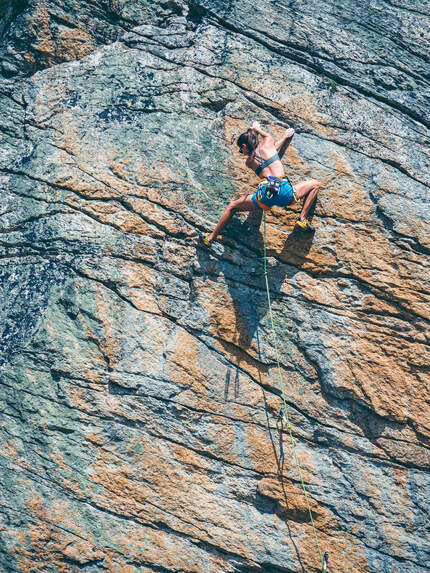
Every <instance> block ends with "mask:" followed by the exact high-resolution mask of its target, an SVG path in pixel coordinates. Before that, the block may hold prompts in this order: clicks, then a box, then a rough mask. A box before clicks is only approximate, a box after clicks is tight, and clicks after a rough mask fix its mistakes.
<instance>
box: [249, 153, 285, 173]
mask: <svg viewBox="0 0 430 573" xmlns="http://www.w3.org/2000/svg"><path fill="white" fill-rule="evenodd" d="M258 147H260V146H258ZM255 159H257V161H260V165H259V166H258V167H257V169H256V170H255V174H256V175H258V176H260V173H261V172H262V171H263V169H265V168H266V167H267V166H268V165H270V164H271V163H273V162H274V161H280V157H279V155H278V154H277V153H275V155H272V157H269V159H263V158H262V157H261V155H260V154H258V155H257V154H255Z"/></svg>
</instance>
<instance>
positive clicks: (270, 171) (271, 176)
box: [200, 122, 320, 247]
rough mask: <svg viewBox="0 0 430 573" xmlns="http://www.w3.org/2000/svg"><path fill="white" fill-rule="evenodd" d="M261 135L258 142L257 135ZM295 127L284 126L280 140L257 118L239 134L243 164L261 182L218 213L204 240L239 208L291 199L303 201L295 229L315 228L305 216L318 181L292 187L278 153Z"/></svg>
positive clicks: (211, 237)
mask: <svg viewBox="0 0 430 573" xmlns="http://www.w3.org/2000/svg"><path fill="white" fill-rule="evenodd" d="M259 135H260V136H261V137H262V140H261V143H260V141H259V138H258V136H259ZM293 135H294V129H292V128H290V129H287V130H286V132H285V134H284V136H283V137H282V138H281V139H280V140H279V141H276V142H275V141H274V139H273V137H272V136H271V135H270V134H269V133H266V132H265V131H263V130H262V129H261V127H260V124H259V123H258V122H254V123H253V124H252V127H251V128H250V129H248V130H247V131H246V132H245V133H242V135H240V136H239V138H238V140H237V145H238V147H239V151H240V153H241V154H242V155H246V156H247V159H246V166H247V167H249V168H250V169H252V170H253V171H255V173H256V175H258V176H259V177H260V184H259V185H258V187H257V191H256V192H255V193H254V194H253V195H246V196H244V197H240V198H239V199H236V200H235V201H231V203H230V205H229V206H228V207H227V209H226V210H225V211H224V212H223V214H222V215H221V217H220V219H219V221H218V223H217V225H216V227H215V229H214V230H213V231H212V233H200V238H201V240H202V241H203V243H204V244H205V245H206V246H208V247H210V246H211V244H212V241H214V240H215V239H216V237H217V236H218V235H219V234H220V233H221V232H222V230H223V229H224V227H225V226H226V225H227V223H228V222H229V221H230V219H231V218H232V217H233V215H234V214H235V213H236V212H238V211H258V210H260V211H261V210H264V211H269V210H270V209H271V208H272V207H273V206H274V205H276V206H278V207H287V206H289V205H293V204H294V203H302V201H303V205H302V210H301V212H300V218H299V219H298V221H297V222H296V225H295V227H294V229H295V230H296V229H297V230H303V231H309V232H313V231H315V229H314V228H313V227H312V226H311V224H310V222H309V221H308V219H307V216H308V213H309V209H310V208H311V206H312V204H313V202H314V201H315V199H316V196H317V194H318V190H319V185H320V184H319V181H316V180H315V179H310V180H308V181H302V182H301V183H298V184H297V185H296V186H295V187H293V186H292V185H291V183H290V181H289V179H288V177H286V176H285V171H284V167H283V165H282V163H281V157H282V156H283V155H284V153H285V150H286V149H287V147H288V145H289V144H290V142H291V139H292V137H293Z"/></svg>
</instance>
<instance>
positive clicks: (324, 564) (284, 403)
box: [263, 212, 328, 573]
mask: <svg viewBox="0 0 430 573" xmlns="http://www.w3.org/2000/svg"><path fill="white" fill-rule="evenodd" d="M263 229H264V232H263V243H264V279H265V282H266V293H267V303H268V307H269V316H270V324H271V328H272V336H273V343H274V344H273V345H274V348H275V354H276V363H277V366H278V374H279V386H280V390H281V397H282V408H281V410H282V415H283V420H284V422H285V425H286V426H287V428H288V434H289V436H290V442H291V446H292V449H293V453H294V461H295V463H296V467H297V471H298V474H299V476H300V482H301V485H302V490H303V494H304V496H305V500H306V505H307V508H308V512H309V517H310V519H311V523H312V528H313V531H314V536H315V541H316V546H317V549H318V554H319V556H320V559H321V567H322V569H321V570H322V573H326V572H327V562H328V551H326V552H325V553H324V557H323V555H322V553H321V549H320V544H319V542H318V536H317V530H316V527H315V523H314V519H313V516H312V510H311V506H310V504H309V498H308V493H307V491H306V487H305V482H304V480H303V473H302V468H301V466H300V461H299V458H298V456H297V450H296V442H295V440H294V437H293V433H292V428H291V423H290V418H289V415H288V405H287V400H286V396H285V384H284V379H283V377H282V371H281V363H280V358H279V350H278V337H277V335H276V330H275V324H274V322H273V313H272V301H271V299H270V290H269V279H268V275H267V241H266V213H264V212H263Z"/></svg>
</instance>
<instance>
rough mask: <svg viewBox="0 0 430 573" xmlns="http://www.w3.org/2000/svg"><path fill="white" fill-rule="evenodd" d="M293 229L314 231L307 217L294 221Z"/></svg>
mask: <svg viewBox="0 0 430 573" xmlns="http://www.w3.org/2000/svg"><path fill="white" fill-rule="evenodd" d="M294 230H298V231H307V232H308V233H315V227H312V225H311V224H310V223H309V221H308V220H307V219H305V220H304V221H301V220H300V219H299V220H298V221H296V224H295V226H294Z"/></svg>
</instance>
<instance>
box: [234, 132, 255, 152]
mask: <svg viewBox="0 0 430 573" xmlns="http://www.w3.org/2000/svg"><path fill="white" fill-rule="evenodd" d="M236 143H237V146H238V148H239V149H240V148H241V147H242V145H243V144H245V145H246V146H247V148H248V151H249V153H252V152H253V151H254V149H256V147H257V145H258V135H257V132H256V131H254V130H253V129H248V130H247V131H246V132H245V133H242V134H241V135H239V137H238V138H237V141H236Z"/></svg>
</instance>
